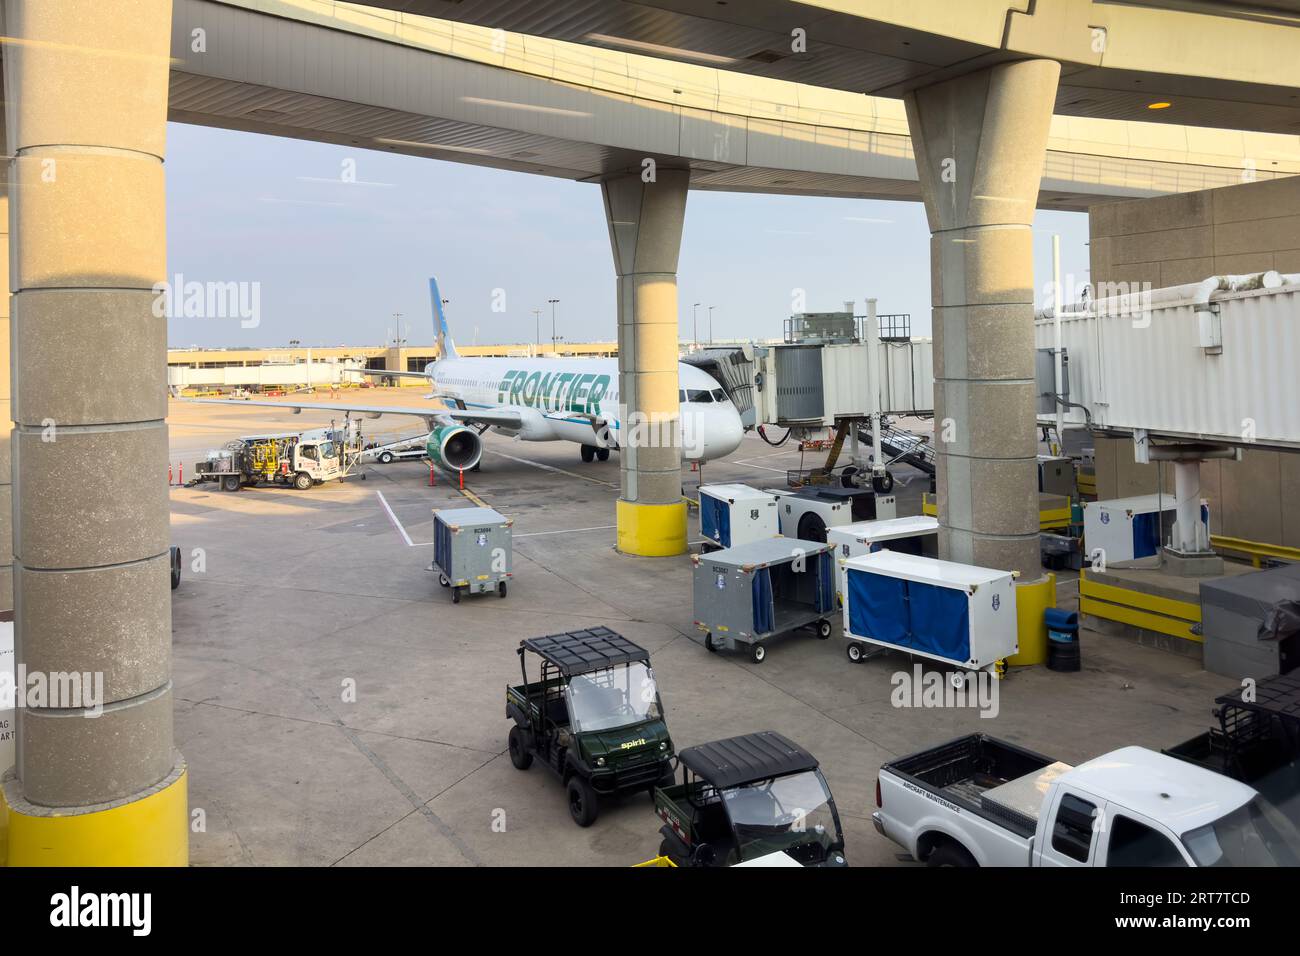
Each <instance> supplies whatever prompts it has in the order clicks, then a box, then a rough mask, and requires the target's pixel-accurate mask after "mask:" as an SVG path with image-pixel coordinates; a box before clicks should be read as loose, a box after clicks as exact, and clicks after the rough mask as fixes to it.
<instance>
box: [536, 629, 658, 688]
mask: <svg viewBox="0 0 1300 956" xmlns="http://www.w3.org/2000/svg"><path fill="white" fill-rule="evenodd" d="M525 648H527V649H528V650H530V651H532V652H533V653H534V654H539V655H541V656H542V657H543V658H545V659H546V660H548V661H550V662H551V663H552V664H554V665H555V666H556V667H558V668H559V669H560V673H561V674H563V675H564V676H565V677H572V676H573V675H575V674H587V673H590V672H591V671H598V670H604V669H605V668H606V667H613V666H615V665H616V664H632V663H635V662H637V661H645V662H646V663H647V664H648V663H649V662H650V652H649V651H647V650H646V649H645V648H643V647H638V646H637V645H636V644H633V643H632V642H631V641H629V640H628V639H627V638H626V637H624V636H623V635H622V634H616V633H614V632H613V631H611V630H610V629H609V628H607V627H592V628H588V629H586V630H583V631H568V632H567V633H564V634H551V635H548V636H546V637H530V638H529V639H528V640H526V641H520V642H519V652H520V653H521V654H522V653H523V651H524V649H525Z"/></svg>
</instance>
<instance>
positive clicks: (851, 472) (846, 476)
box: [840, 465, 858, 488]
mask: <svg viewBox="0 0 1300 956" xmlns="http://www.w3.org/2000/svg"><path fill="white" fill-rule="evenodd" d="M857 473H858V469H857V467H856V466H854V465H849V466H848V467H847V468H845V469H844V470H843V471H841V472H840V487H842V488H856V487H857V484H855V483H854V481H853V478H854V476H855V475H857Z"/></svg>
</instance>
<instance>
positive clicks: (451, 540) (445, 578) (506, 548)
mask: <svg viewBox="0 0 1300 956" xmlns="http://www.w3.org/2000/svg"><path fill="white" fill-rule="evenodd" d="M513 525H514V519H513V518H507V517H506V516H505V515H503V514H500V513H499V512H496V511H493V510H492V509H491V508H439V509H437V510H435V511H434V513H433V564H432V565H431V566H430V567H429V570H430V571H436V572H438V583H439V584H441V585H442V586H443V587H445V588H450V589H451V601H452V603H453V604H459V603H460V596H461V594H462V593H463V592H465V593H469V594H485V593H487V592H488V591H496V592H497V594H498V595H499V596H500V597H505V596H506V582H507V581H508V580H509V579H510V578H511V577H512V575H513V571H512V568H513V561H514V558H513V554H512V547H511V527H512V526H513Z"/></svg>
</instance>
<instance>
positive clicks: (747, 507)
mask: <svg viewBox="0 0 1300 956" xmlns="http://www.w3.org/2000/svg"><path fill="white" fill-rule="evenodd" d="M780 533H781V526H780V522H779V521H778V520H777V515H776V495H774V494H770V493H769V492H766V491H759V490H758V489H757V488H751V487H749V485H701V486H700V537H702V538H703V539H704V545H703V548H704V550H705V551H716V550H720V549H722V548H733V547H735V546H736V545H741V544H748V543H749V542H751V541H757V540H759V539H761V538H775V537H776V536H777V535H779V534H780Z"/></svg>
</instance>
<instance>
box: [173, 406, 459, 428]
mask: <svg viewBox="0 0 1300 956" xmlns="http://www.w3.org/2000/svg"><path fill="white" fill-rule="evenodd" d="M181 400H182V401H184V402H187V403H192V404H195V405H234V406H248V405H260V406H263V407H265V408H282V409H284V410H285V411H288V412H292V413H293V414H295V415H300V414H302V412H303V410H307V411H311V412H349V413H352V414H354V415H358V416H364V417H366V418H379V417H380V416H381V415H410V416H411V417H413V418H423V419H424V422H425V424H426V425H427V426H428V427H429V428H430V429H432V428H433V427H434V426H435V425H439V424H445V423H446V420H447V415H448V412H447V410H446V409H442V408H427V409H426V408H410V407H409V406H408V407H405V408H401V407H398V406H394V405H330V404H326V403H323V402H255V401H252V400H251V399H249V400H243V399H227V398H186V399H181Z"/></svg>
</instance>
